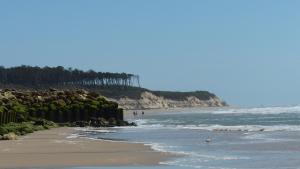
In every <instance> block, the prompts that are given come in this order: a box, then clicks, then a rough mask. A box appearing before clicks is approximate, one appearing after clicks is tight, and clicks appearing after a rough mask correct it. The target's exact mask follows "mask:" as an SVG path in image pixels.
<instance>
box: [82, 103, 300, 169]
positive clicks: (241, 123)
mask: <svg viewBox="0 0 300 169" xmlns="http://www.w3.org/2000/svg"><path fill="white" fill-rule="evenodd" d="M128 120H129V121H134V122H136V123H137V124H138V126H137V127H115V128H112V129H109V130H104V131H103V130H89V129H86V130H84V131H82V133H81V135H84V136H86V137H89V138H92V139H108V140H114V141H129V142H140V143H144V144H146V145H151V146H152V148H153V149H155V150H157V151H163V152H171V153H176V154H179V155H182V156H180V157H178V158H172V159H169V160H168V161H162V162H161V166H153V167H151V166H149V167H143V168H145V169H148V168H162V169H169V168H178V169H183V168H200V169H202V168H203V169H235V168H236V169H256V168H260V169H295V168H300V106H292V107H266V108H219V109H216V108H212V109H191V110H187V109H186V110H182V111H175V112H174V111H173V112H164V111H161V112H155V113H146V114H145V115H141V114H140V115H138V116H137V117H129V119H128ZM105 168H107V167H105ZM118 168H140V167H118ZM81 169H82V168H81ZM86 169H88V168H86ZM89 169H90V168H89Z"/></svg>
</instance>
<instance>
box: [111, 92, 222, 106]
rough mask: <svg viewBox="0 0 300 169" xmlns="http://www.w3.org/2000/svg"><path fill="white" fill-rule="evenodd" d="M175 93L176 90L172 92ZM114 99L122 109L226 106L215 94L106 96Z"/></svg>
mask: <svg viewBox="0 0 300 169" xmlns="http://www.w3.org/2000/svg"><path fill="white" fill-rule="evenodd" d="M174 95H176V92H174ZM107 99H108V100H111V101H115V102H117V103H118V104H119V106H120V107H121V108H123V109H168V108H186V107H223V106H227V104H226V103H225V102H223V101H222V100H221V99H219V98H218V97H217V96H214V95H213V96H211V97H209V98H207V99H200V98H198V97H196V96H195V95H193V94H192V93H190V95H186V96H184V97H179V98H167V97H165V96H161V95H158V94H156V93H155V92H150V91H144V92H142V93H141V95H140V98H135V99H134V98H129V97H126V96H125V97H121V98H107Z"/></svg>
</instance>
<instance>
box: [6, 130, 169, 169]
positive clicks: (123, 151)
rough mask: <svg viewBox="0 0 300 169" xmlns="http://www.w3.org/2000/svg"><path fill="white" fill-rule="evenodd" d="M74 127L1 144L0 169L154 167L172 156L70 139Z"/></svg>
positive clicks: (137, 146) (118, 144)
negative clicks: (34, 168) (31, 168)
mask: <svg viewBox="0 0 300 169" xmlns="http://www.w3.org/2000/svg"><path fill="white" fill-rule="evenodd" d="M75 132H76V130H75V129H73V128H66V127H63V128H56V129H52V130H47V131H38V132H35V133H33V134H29V135H27V136H24V137H20V138H19V139H18V140H15V141H0V168H30V167H66V166H121V165H130V166H131V165H157V164H159V162H160V161H164V160H166V159H167V158H170V157H172V155H170V154H167V153H162V152H156V151H154V150H152V149H151V147H149V146H145V145H143V144H137V143H125V142H110V141H100V140H90V139H85V138H70V137H69V136H70V135H72V134H73V133H75Z"/></svg>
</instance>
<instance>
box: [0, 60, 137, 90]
mask: <svg viewBox="0 0 300 169" xmlns="http://www.w3.org/2000/svg"><path fill="white" fill-rule="evenodd" d="M0 83H2V84H5V85H10V84H15V85H24V86H41V85H76V86H125V87H126V86H138V87H140V80H139V76H138V75H134V74H127V73H109V72H95V71H93V70H89V71H82V70H78V69H72V68H68V69H65V68H64V67H62V66H58V67H43V68H41V67H32V66H24V65H23V66H19V67H11V68H5V67H3V66H1V67H0Z"/></svg>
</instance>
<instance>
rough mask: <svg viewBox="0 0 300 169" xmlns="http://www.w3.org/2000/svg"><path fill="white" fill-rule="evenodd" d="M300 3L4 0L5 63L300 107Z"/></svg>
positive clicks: (234, 101) (0, 9)
mask: <svg viewBox="0 0 300 169" xmlns="http://www.w3.org/2000/svg"><path fill="white" fill-rule="evenodd" d="M299 5H300V2H298V1H292V0H291V1H284V2H283V1H279V0H266V1H259V0H253V1H238V0H230V1H197V0H189V1H178V0H166V1H138V0H128V1H121V0H120V1H118V0H115V1H96V0H91V1H78V0H75V1H68V0H66V1H37V0H28V1H17V0H11V1H1V2H0V20H1V27H0V37H1V38H0V59H1V63H0V65H3V66H5V67H11V66H20V65H31V66H65V67H73V68H79V69H83V70H89V69H93V70H95V71H105V72H106V71H108V72H127V73H134V74H138V75H140V77H141V83H142V87H145V88H149V89H153V90H171V91H194V90H207V91H210V92H213V93H215V94H216V95H218V96H219V97H221V98H222V99H223V100H225V101H226V102H228V103H229V104H231V105H237V106H260V105H273V106H275V105H294V104H300V90H299V86H300V80H299V79H300V78H299V77H300V74H298V72H300V66H299V65H300V49H299V48H298V44H299V42H300V30H299V29H298V28H299V26H300V22H299V17H300V11H299V10H298V7H299Z"/></svg>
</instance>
